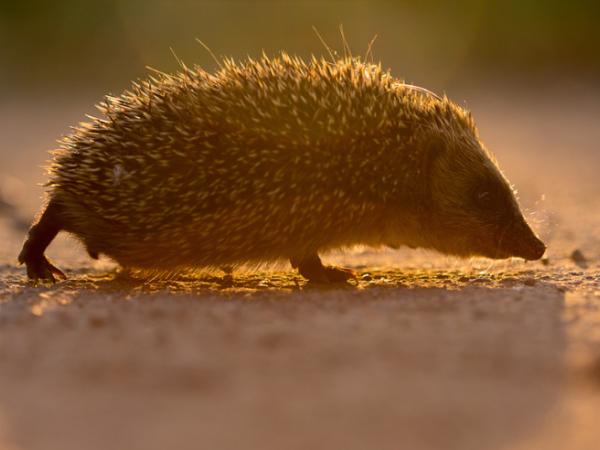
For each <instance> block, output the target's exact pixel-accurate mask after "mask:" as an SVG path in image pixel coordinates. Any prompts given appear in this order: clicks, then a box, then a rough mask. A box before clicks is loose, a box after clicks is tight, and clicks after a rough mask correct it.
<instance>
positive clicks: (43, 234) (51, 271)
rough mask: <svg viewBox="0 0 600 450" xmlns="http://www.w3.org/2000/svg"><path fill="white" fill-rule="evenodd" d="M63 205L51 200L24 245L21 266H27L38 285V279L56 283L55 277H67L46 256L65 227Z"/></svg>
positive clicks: (20, 260) (20, 259) (28, 271)
mask: <svg viewBox="0 0 600 450" xmlns="http://www.w3.org/2000/svg"><path fill="white" fill-rule="evenodd" d="M63 209H64V207H63V205H62V204H61V203H60V202H59V201H56V200H55V199H52V200H50V202H49V203H48V206H47V208H46V210H45V211H44V213H43V214H42V216H41V217H40V219H39V220H38V221H37V223H35V224H34V225H33V226H32V227H31V229H30V230H29V235H28V236H27V239H25V242H24V243H23V249H22V250H21V253H20V254H19V264H25V265H26V266H27V276H28V277H29V278H31V279H32V280H33V283H34V284H35V285H37V282H38V279H42V280H51V281H52V283H55V282H56V280H55V279H54V275H57V276H59V277H61V278H63V279H65V280H66V279H67V276H66V275H65V274H64V273H63V272H62V271H61V270H60V269H59V268H58V267H56V266H54V264H52V263H51V262H50V260H49V259H48V258H47V257H46V255H44V252H45V251H46V248H47V247H48V245H50V242H52V240H53V239H54V238H55V237H56V235H57V234H58V232H59V231H60V230H62V229H63V227H64V218H63V214H62V212H63Z"/></svg>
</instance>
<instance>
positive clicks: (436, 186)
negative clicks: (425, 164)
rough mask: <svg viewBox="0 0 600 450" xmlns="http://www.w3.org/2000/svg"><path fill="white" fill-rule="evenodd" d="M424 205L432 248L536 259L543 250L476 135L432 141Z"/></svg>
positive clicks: (458, 252) (479, 254)
mask: <svg viewBox="0 0 600 450" xmlns="http://www.w3.org/2000/svg"><path fill="white" fill-rule="evenodd" d="M431 145H432V146H433V148H432V149H430V151H432V154H430V156H431V158H432V159H431V160H430V161H431V164H432V167H431V169H432V170H430V174H431V178H430V184H429V186H430V209H429V211H428V213H427V214H426V216H427V218H426V223H425V225H424V226H426V227H427V229H428V231H429V233H428V236H429V237H430V238H431V241H432V242H435V244H434V245H432V248H435V249H437V250H439V251H442V252H443V253H447V254H452V255H458V256H463V257H470V256H485V257H488V258H493V259H504V258H510V257H520V258H523V259H525V260H536V259H539V258H541V257H542V255H543V254H544V251H545V248H546V247H545V246H544V244H543V243H542V242H541V241H540V240H539V239H538V238H537V236H536V235H535V233H534V232H533V230H532V229H531V228H530V227H529V225H528V224H527V222H526V221H525V219H524V217H523V214H522V213H521V210H520V209H519V205H518V203H517V200H516V198H515V196H514V193H513V191H512V189H511V187H510V185H509V184H508V182H507V180H506V179H505V178H504V176H503V175H502V174H501V173H500V171H499V170H498V168H497V166H496V165H495V163H494V162H493V161H492V160H491V159H490V157H489V156H488V154H487V152H486V151H485V150H484V149H482V144H481V143H480V142H479V140H478V139H476V138H473V139H470V140H469V141H468V142H461V143H459V144H456V143H455V144H450V145H454V148H452V147H448V144H447V143H443V142H441V141H432V142H431Z"/></svg>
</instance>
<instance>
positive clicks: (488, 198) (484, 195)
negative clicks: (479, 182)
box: [477, 191, 492, 206]
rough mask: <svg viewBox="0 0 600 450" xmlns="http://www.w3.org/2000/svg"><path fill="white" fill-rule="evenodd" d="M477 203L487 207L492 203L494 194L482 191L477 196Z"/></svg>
mask: <svg viewBox="0 0 600 450" xmlns="http://www.w3.org/2000/svg"><path fill="white" fill-rule="evenodd" d="M477 201H478V202H479V204H480V205H482V206H487V205H489V204H490V203H491V202H492V194H490V193H489V192H488V191H481V192H480V193H479V194H478V195H477Z"/></svg>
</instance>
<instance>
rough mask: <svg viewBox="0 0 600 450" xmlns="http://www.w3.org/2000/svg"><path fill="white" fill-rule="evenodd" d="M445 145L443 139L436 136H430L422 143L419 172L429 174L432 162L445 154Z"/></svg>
mask: <svg viewBox="0 0 600 450" xmlns="http://www.w3.org/2000/svg"><path fill="white" fill-rule="evenodd" d="M447 151H448V150H447V145H446V142H445V141H444V140H443V139H440V138H438V137H432V138H430V139H429V140H428V141H427V143H426V144H425V145H424V149H423V158H421V164H422V166H421V173H425V174H430V173H431V171H432V170H433V163H434V162H435V161H436V160H438V159H440V158H443V157H445V156H446V154H447Z"/></svg>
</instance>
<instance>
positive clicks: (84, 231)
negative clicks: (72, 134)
mask: <svg viewBox="0 0 600 450" xmlns="http://www.w3.org/2000/svg"><path fill="white" fill-rule="evenodd" d="M73 200H74V199H71V200H70V201H69V202H66V203H65V205H66V208H65V209H66V211H65V215H66V216H68V217H69V220H68V225H67V226H66V227H65V230H66V231H67V232H70V233H72V234H73V235H75V236H76V237H77V238H79V239H80V240H81V241H82V242H83V244H84V245H85V247H86V248H87V249H88V252H89V253H90V254H92V255H93V254H97V253H101V254H104V255H106V256H108V257H110V258H111V259H114V260H115V261H116V262H118V263H119V264H120V265H122V266H123V267H127V268H135V269H142V270H149V271H152V272H176V271H179V270H184V269H201V268H218V267H221V266H223V265H232V266H234V267H235V266H239V265H243V264H261V263H268V262H273V261H277V260H287V259H303V258H304V257H308V256H310V255H313V254H317V253H321V252H323V251H327V250H331V249H338V248H347V247H352V246H355V245H360V244H362V245H368V246H371V247H379V246H382V245H385V244H387V243H389V242H390V239H392V240H393V241H394V242H396V241H398V240H402V238H401V237H398V236H394V237H391V236H390V234H391V233H393V231H391V230H392V229H398V227H397V226H394V227H389V226H388V224H390V223H391V222H394V223H398V219H397V218H396V217H392V214H391V213H390V210H389V208H386V207H385V206H383V205H377V204H375V203H372V202H364V201H363V202H361V201H356V200H353V199H348V201H342V200H340V199H338V198H334V197H333V196H331V197H329V198H326V199H323V198H321V199H318V200H315V199H311V200H309V199H308V198H302V196H298V197H296V198H295V199H283V200H280V201H279V202H277V201H273V200H269V199H262V200H258V199H257V200H254V201H248V202H247V203H246V204H244V205H243V206H240V207H224V208H222V209H220V210H218V211H215V212H212V213H206V214H205V215H204V216H197V217H186V216H185V215H182V216H178V217H174V218H173V220H172V221H171V222H167V221H163V224H162V225H161V227H160V228H145V227H143V226H142V224H133V225H125V224H119V223H117V222H114V221H109V220H106V219H105V218H103V217H102V215H101V214H97V213H94V212H90V210H89V206H88V205H84V204H82V203H81V202H80V201H73ZM297 211H302V214H299V213H297ZM157 213H158V214H160V211H157Z"/></svg>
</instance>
